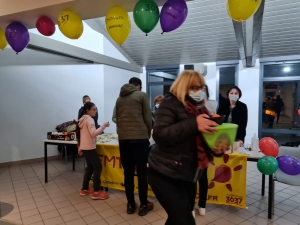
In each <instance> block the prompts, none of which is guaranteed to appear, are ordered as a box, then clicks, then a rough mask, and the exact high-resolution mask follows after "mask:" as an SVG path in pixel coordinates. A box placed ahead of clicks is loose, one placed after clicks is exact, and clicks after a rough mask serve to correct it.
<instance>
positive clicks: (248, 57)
mask: <svg viewBox="0 0 300 225" xmlns="http://www.w3.org/2000/svg"><path fill="white" fill-rule="evenodd" d="M264 8H265V0H262V2H261V5H260V7H259V9H258V10H257V12H256V13H255V14H254V15H253V17H251V18H250V19H248V20H247V21H245V22H243V23H239V22H236V21H234V20H233V21H232V22H233V27H234V32H235V36H236V41H237V44H238V49H239V54H240V59H241V60H242V63H243V66H244V67H254V66H255V63H256V59H258V57H259V50H260V42H261V41H260V40H261V27H262V20H263V14H264ZM243 26H245V33H244V29H243Z"/></svg>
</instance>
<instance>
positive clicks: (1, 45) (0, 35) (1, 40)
mask: <svg viewBox="0 0 300 225" xmlns="http://www.w3.org/2000/svg"><path fill="white" fill-rule="evenodd" d="M6 46H7V40H6V37H5V33H4V32H3V31H2V30H0V49H2V50H4V49H5V48H6Z"/></svg>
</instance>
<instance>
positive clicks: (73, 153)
mask: <svg viewBox="0 0 300 225" xmlns="http://www.w3.org/2000/svg"><path fill="white" fill-rule="evenodd" d="M72 150H73V149H72ZM72 155H73V171H75V152H74V151H72Z"/></svg>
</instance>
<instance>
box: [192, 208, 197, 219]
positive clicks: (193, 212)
mask: <svg viewBox="0 0 300 225" xmlns="http://www.w3.org/2000/svg"><path fill="white" fill-rule="evenodd" d="M192 214H193V217H194V219H195V218H196V215H195V210H193V211H192Z"/></svg>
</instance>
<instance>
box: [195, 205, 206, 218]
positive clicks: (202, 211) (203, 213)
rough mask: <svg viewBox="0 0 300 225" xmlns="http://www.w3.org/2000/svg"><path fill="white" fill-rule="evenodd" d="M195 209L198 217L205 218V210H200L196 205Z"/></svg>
mask: <svg viewBox="0 0 300 225" xmlns="http://www.w3.org/2000/svg"><path fill="white" fill-rule="evenodd" d="M195 209H197V211H198V212H199V215H200V216H205V208H201V207H200V206H199V205H196V206H195Z"/></svg>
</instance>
